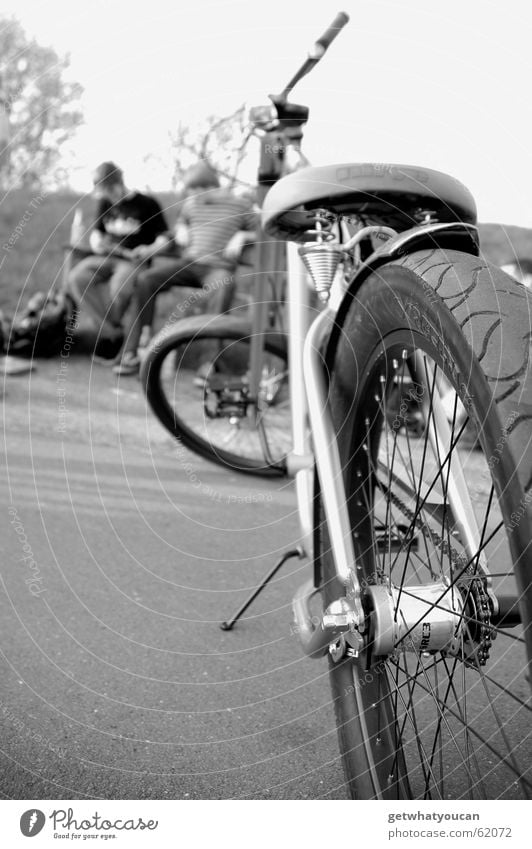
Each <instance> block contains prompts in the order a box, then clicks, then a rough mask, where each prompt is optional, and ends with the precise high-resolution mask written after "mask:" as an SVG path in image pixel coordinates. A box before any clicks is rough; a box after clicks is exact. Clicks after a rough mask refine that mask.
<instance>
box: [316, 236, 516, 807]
mask: <svg viewBox="0 0 532 849" xmlns="http://www.w3.org/2000/svg"><path fill="white" fill-rule="evenodd" d="M531 315H532V299H531V297H530V294H529V293H528V292H527V290H526V289H525V288H524V287H523V286H521V285H519V284H517V283H515V282H514V281H512V280H511V279H510V278H508V277H507V276H506V275H504V274H503V273H502V272H500V271H499V270H498V269H496V268H493V267H490V266H487V265H486V264H485V263H484V262H482V261H481V260H479V259H477V258H475V257H469V256H464V255H461V254H458V253H456V252H449V253H445V252H443V251H424V252H419V253H417V254H415V255H413V256H409V257H406V258H405V259H403V260H402V261H400V262H398V263H396V264H390V265H387V266H385V267H383V268H382V269H380V270H379V271H378V272H375V273H374V274H372V275H371V277H369V278H368V279H367V280H366V281H365V282H364V283H363V284H362V286H361V288H360V289H359V290H358V292H357V293H356V301H355V299H353V301H352V303H351V304H350V306H348V308H347V309H345V310H344V313H343V314H342V315H341V316H340V317H339V322H340V324H341V331H340V332H339V333H338V334H337V336H336V337H335V340H334V344H333V345H332V346H331V350H330V351H329V365H330V367H331V368H332V385H331V404H332V411H333V417H334V422H335V430H336V432H337V436H338V442H339V449H340V453H341V457H342V461H343V473H344V482H345V486H346V491H347V496H348V502H349V514H350V521H351V526H352V534H353V543H354V547H355V553H356V563H357V569H358V577H359V580H360V583H361V586H362V590H363V599H362V603H363V607H364V611H365V616H366V626H367V630H366V633H367V642H366V647H365V650H364V651H363V652H361V653H360V655H359V657H358V658H356V659H352V658H349V657H346V655H345V654H344V655H343V656H342V651H341V645H339V646H338V647H337V648H338V651H337V652H336V654H333V657H334V658H335V659H336V662H334V660H333V659H332V658H331V660H330V677H331V684H332V691H333V698H334V704H335V710H336V718H337V726H338V736H339V741H340V749H341V754H342V760H343V765H344V770H345V774H346V781H347V786H348V789H349V793H350V795H351V796H352V797H353V798H357V797H358V798H414V799H448V798H453V799H462V798H471V799H499V798H504V799H506V798H523V797H525V798H529V797H530V796H531V795H532V737H531V732H530V728H531V725H530V719H531V706H530V686H529V679H528V677H527V663H528V659H529V653H528V652H527V645H526V643H527V641H528V643H529V644H530V636H531V634H530V627H531V626H530V622H531V613H532V597H531V592H532V586H531V580H532V566H531V558H532V554H531V548H530V546H531V539H532V520H531V512H530V501H531V500H532V499H531V498H529V496H528V493H529V491H530V489H529V488H530V485H531V483H532V440H531V429H530V422H531V420H532V419H531V415H532V414H531V411H532V373H531V369H530V367H529V347H530V327H531V324H530V317H531ZM442 433H443V435H444V438H443V439H439V440H438V438H435V434H436V435H438V434H439V436H440V437H441V435H442ZM467 514H469V520H467V521H466V520H465V517H466V515H467ZM471 516H473V525H474V526H475V531H474V532H473V533H470V532H468V530H467V528H468V522H469V528H471V521H470V520H471ZM318 525H319V526H318V527H317V529H316V532H317V540H318V548H319V567H320V570H321V585H322V594H323V597H324V603H325V604H329V603H330V602H331V601H332V600H334V599H335V598H338V596H339V595H341V594H342V592H343V590H342V588H341V586H339V583H338V581H337V579H336V577H335V572H334V567H333V563H332V557H331V552H330V544H329V539H328V536H327V529H326V527H325V523H324V522H323V521H321V523H320V522H318ZM486 570H489V573H490V575H491V577H488V576H487V571H486Z"/></svg>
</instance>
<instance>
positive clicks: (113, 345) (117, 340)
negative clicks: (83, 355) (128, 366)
mask: <svg viewBox="0 0 532 849" xmlns="http://www.w3.org/2000/svg"><path fill="white" fill-rule="evenodd" d="M123 344H124V336H123V334H122V333H120V334H117V335H116V336H115V337H114V338H112V339H110V338H108V337H100V338H99V339H98V342H97V343H96V347H95V349H94V354H93V355H92V359H93V360H94V362H95V363H99V364H100V365H113V364H114V363H115V362H116V359H117V357H118V356H119V354H120V351H121V348H122V345H123Z"/></svg>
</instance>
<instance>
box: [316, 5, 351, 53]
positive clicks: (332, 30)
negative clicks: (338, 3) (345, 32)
mask: <svg viewBox="0 0 532 849" xmlns="http://www.w3.org/2000/svg"><path fill="white" fill-rule="evenodd" d="M348 21H349V15H347V14H346V13H345V12H338V14H337V15H336V17H335V19H334V21H333V22H332V24H331V25H330V27H328V28H327V29H326V30H325V32H324V33H323V35H322V36H321V38H318V39H317V40H316V45H318V44H319V45H320V47H321V48H322V50H321V52H322V54H323V53H325V51H326V50H327V48H328V47H329V45H330V44H331V42H333V41H334V39H335V38H336V36H337V35H338V34H339V32H340V30H341V29H343V28H344V27H345V25H346V23H347V22H348ZM316 45H315V46H316Z"/></svg>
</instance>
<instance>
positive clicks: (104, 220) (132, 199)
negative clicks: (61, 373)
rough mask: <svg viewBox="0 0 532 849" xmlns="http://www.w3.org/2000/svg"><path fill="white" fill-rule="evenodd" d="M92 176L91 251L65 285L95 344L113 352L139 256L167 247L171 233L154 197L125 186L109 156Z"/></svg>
mask: <svg viewBox="0 0 532 849" xmlns="http://www.w3.org/2000/svg"><path fill="white" fill-rule="evenodd" d="M93 180H94V196H95V197H96V198H97V200H98V209H97V216H96V223H95V225H94V229H93V230H92V232H91V234H90V247H91V250H92V251H93V253H94V254H95V256H89V257H87V258H86V259H83V260H81V262H79V263H78V265H76V266H75V267H74V268H73V270H72V271H71V273H70V275H69V279H68V283H67V290H68V291H69V292H70V293H71V294H72V295H73V297H74V298H75V300H76V301H77V302H78V303H79V304H83V305H84V306H86V307H87V308H88V310H89V312H90V313H91V315H92V317H93V319H95V320H96V322H97V323H98V326H99V327H100V344H99V349H100V350H101V351H102V353H108V354H109V355H110V356H113V355H114V354H117V353H118V350H119V349H120V347H121V345H122V341H123V330H122V323H121V322H122V318H123V315H124V313H125V311H126V309H127V307H128V304H129V302H130V300H131V294H132V291H133V287H134V281H135V275H136V272H137V271H138V268H139V262H140V261H142V262H147V261H149V259H150V257H151V255H152V254H156V253H158V252H159V251H161V250H163V249H166V250H168V249H169V246H170V244H172V239H171V236H170V234H169V233H168V226H167V223H166V220H165V217H164V214H163V212H162V210H161V207H160V206H159V204H158V203H157V201H156V200H155V199H154V198H152V197H149V196H148V195H144V194H141V193H140V192H136V191H130V190H129V189H128V188H126V186H125V184H124V178H123V175H122V171H121V170H120V168H119V167H118V166H117V165H115V164H114V163H113V162H102V164H101V165H99V166H98V168H97V169H96V171H95V172H94V175H93ZM104 348H105V349H106V350H105V352H104V350H103V349H104Z"/></svg>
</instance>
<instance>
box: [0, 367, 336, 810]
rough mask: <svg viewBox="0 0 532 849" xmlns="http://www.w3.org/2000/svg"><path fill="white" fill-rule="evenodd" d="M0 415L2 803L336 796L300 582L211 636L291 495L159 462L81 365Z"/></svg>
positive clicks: (164, 442) (195, 465)
mask: <svg viewBox="0 0 532 849" xmlns="http://www.w3.org/2000/svg"><path fill="white" fill-rule="evenodd" d="M61 362H63V363H64V365H63V366H61ZM3 404H4V423H5V429H4V444H3V451H2V454H3V458H2V459H3V463H5V466H6V481H7V486H6V487H5V489H4V491H3V496H2V502H3V503H2V508H1V515H2V534H1V546H2V558H1V570H0V572H1V580H2V586H1V588H0V617H1V619H0V621H1V623H2V626H1V628H2V640H1V646H0V670H1V671H0V675H1V681H2V687H1V689H0V728H1V741H2V742H1V744H0V750H1V754H0V774H1V775H2V776H3V780H2V785H1V788H0V792H1V795H2V797H3V798H15V799H26V798H28V799H30V798H31V799H73V798H81V799H82V798H100V799H113V798H116V799H132V798H140V799H142V798H154V799H166V798H173V799H198V798H201V799H229V798H248V799H250V798H253V799H263V798H272V799H305V798H306V799H309V798H310V799H318V798H333V799H341V798H345V792H344V788H343V776H342V771H341V767H340V764H339V760H338V749H337V743H336V731H335V726H334V719H333V712H332V707H331V703H330V694H329V687H328V680H327V665H326V663H325V662H324V661H311V660H307V659H306V658H305V657H304V656H303V655H302V653H301V650H300V648H299V644H298V641H297V637H296V636H295V635H294V633H293V630H292V627H291V613H290V599H291V597H292V594H293V591H294V589H295V588H296V587H297V586H298V584H299V583H301V582H302V581H303V580H305V579H306V577H307V572H308V568H309V567H308V565H307V564H305V563H303V562H301V561H298V560H292V561H290V562H289V563H288V564H286V566H285V567H284V569H283V570H282V571H281V572H280V574H279V576H278V578H277V579H276V580H275V581H274V582H273V583H272V584H271V586H270V587H269V588H268V590H267V591H266V592H265V593H264V594H263V595H262V596H261V597H260V598H259V599H258V600H257V601H256V602H255V604H254V606H253V607H252V608H251V609H250V610H249V611H248V613H247V614H246V618H245V620H244V621H243V622H242V623H241V624H239V625H238V626H237V627H236V628H235V630H234V631H233V632H230V633H224V632H223V631H221V630H220V628H219V627H218V623H219V622H220V621H221V620H222V619H224V618H226V617H227V615H228V614H229V613H230V612H231V611H232V610H233V608H234V607H235V605H238V604H239V603H240V602H241V601H242V600H243V598H244V597H245V594H246V591H247V590H249V588H251V587H252V586H253V585H254V584H255V582H256V581H257V579H258V578H259V577H260V576H261V575H262V574H263V572H265V571H266V570H267V569H268V568H269V567H270V566H271V565H272V564H273V562H274V560H275V559H276V558H277V557H279V556H280V555H281V554H282V553H283V552H284V551H285V549H287V548H288V547H293V546H294V544H296V543H297V541H298V528H297V521H296V516H295V512H294V510H295V499H294V494H293V491H292V488H291V485H290V484H288V483H286V482H284V481H281V482H264V481H261V480H260V479H256V478H243V477H240V476H237V475H232V474H230V473H229V472H227V471H226V470H224V469H222V468H218V467H215V466H213V465H211V464H209V463H207V462H204V461H202V460H200V459H198V458H196V457H195V456H194V455H192V454H189V453H188V452H183V450H181V453H178V451H177V450H176V445H175V443H174V442H173V440H172V439H171V438H170V436H167V435H166V434H165V433H164V432H163V430H162V428H160V427H159V425H158V424H157V422H155V421H154V420H153V418H152V416H151V414H150V413H149V412H148V411H147V410H146V407H145V404H144V400H143V397H142V394H141V390H140V385H139V383H138V381H137V380H136V379H134V378H133V379H132V378H128V379H122V381H121V382H120V383H117V381H116V378H114V377H113V376H112V374H111V373H110V372H109V371H108V370H107V369H105V368H102V367H94V366H91V363H90V361H89V360H88V359H87V358H82V357H75V356H73V355H72V356H69V357H67V358H64V359H63V361H61V360H60V359H59V358H58V359H56V360H53V361H46V362H44V361H41V362H39V364H38V368H37V369H36V371H35V372H33V373H32V374H30V375H26V376H19V377H10V378H8V379H7V380H6V382H5V398H4V399H3ZM188 463H190V464H191V466H190V467H189V466H188V465H187V469H188V471H186V470H185V464H188ZM191 468H192V471H191V470H190V469H191Z"/></svg>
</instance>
